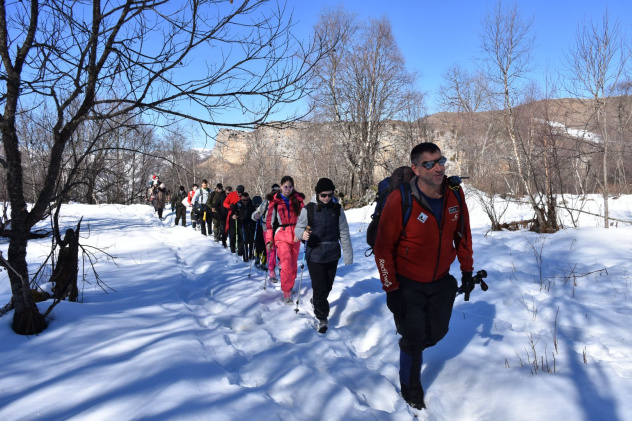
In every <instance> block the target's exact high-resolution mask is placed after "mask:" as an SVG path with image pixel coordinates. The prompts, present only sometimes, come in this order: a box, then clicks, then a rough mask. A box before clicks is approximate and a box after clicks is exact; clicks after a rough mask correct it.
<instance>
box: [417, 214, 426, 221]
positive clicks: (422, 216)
mask: <svg viewBox="0 0 632 421" xmlns="http://www.w3.org/2000/svg"><path fill="white" fill-rule="evenodd" d="M417 219H418V220H420V221H421V222H422V223H426V220H427V219H428V215H426V214H425V213H423V212H421V213H420V214H419V216H418V217H417Z"/></svg>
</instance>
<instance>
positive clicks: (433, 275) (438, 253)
mask: <svg viewBox="0 0 632 421" xmlns="http://www.w3.org/2000/svg"><path fill="white" fill-rule="evenodd" d="M446 190H447V189H446ZM448 193H449V192H446V191H444V192H443V210H442V215H441V224H439V221H437V227H438V228H439V249H438V251H437V264H436V265H435V270H434V273H433V274H432V280H433V281H435V278H436V276H437V271H438V270H439V262H440V261H441V239H442V237H443V225H445V210H446V208H447V204H448V198H447V194H448ZM436 218H437V217H436V216H435V219H436Z"/></svg>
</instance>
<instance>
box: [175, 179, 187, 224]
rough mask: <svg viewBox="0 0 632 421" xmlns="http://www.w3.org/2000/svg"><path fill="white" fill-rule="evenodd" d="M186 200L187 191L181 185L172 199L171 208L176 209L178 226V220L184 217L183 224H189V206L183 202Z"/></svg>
mask: <svg viewBox="0 0 632 421" xmlns="http://www.w3.org/2000/svg"><path fill="white" fill-rule="evenodd" d="M185 200H187V192H186V190H185V189H184V186H180V188H179V189H178V191H177V192H176V193H175V194H174V195H173V197H172V199H171V208H172V209H175V211H176V223H175V226H176V227H177V226H178V222H180V218H182V226H183V227H186V226H187V208H186V206H185V204H184V203H183V202H184V201H185Z"/></svg>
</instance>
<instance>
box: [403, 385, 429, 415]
mask: <svg viewBox="0 0 632 421" xmlns="http://www.w3.org/2000/svg"><path fill="white" fill-rule="evenodd" d="M401 387H402V398H404V400H405V401H406V403H407V404H408V405H410V406H412V407H413V408H415V409H424V408H425V407H426V404H425V403H424V389H423V388H422V387H421V386H418V387H410V386H407V385H405V384H404V383H401Z"/></svg>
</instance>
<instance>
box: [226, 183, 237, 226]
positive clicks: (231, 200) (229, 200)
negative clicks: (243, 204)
mask: <svg viewBox="0 0 632 421" xmlns="http://www.w3.org/2000/svg"><path fill="white" fill-rule="evenodd" d="M240 200H241V197H239V193H237V190H233V191H232V192H230V193H228V196H226V199H224V207H225V208H226V209H228V212H227V213H228V214H227V215H226V232H228V228H229V224H230V217H231V215H232V210H231V209H230V207H231V206H232V205H234V204H235V203H238V202H239V201H240Z"/></svg>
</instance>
